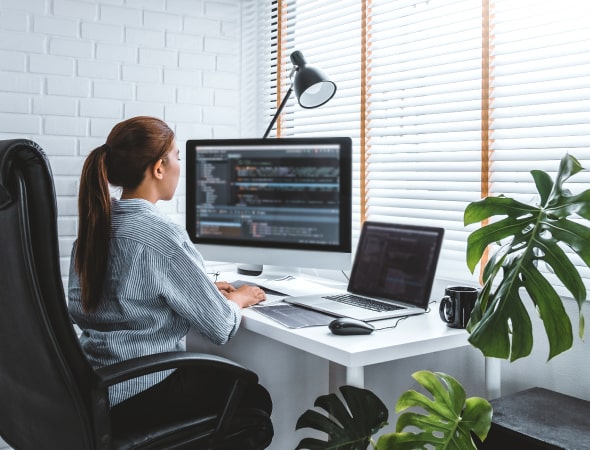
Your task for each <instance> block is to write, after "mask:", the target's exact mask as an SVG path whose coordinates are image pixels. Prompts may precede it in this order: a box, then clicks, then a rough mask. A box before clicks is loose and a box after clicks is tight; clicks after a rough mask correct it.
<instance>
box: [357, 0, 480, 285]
mask: <svg viewBox="0 0 590 450" xmlns="http://www.w3.org/2000/svg"><path fill="white" fill-rule="evenodd" d="M372 4H373V6H372V8H371V10H370V14H369V15H368V18H367V19H368V26H369V28H370V30H371V33H370V34H369V38H368V47H369V52H368V55H367V58H368V79H369V85H368V87H367V94H368V102H367V111H368V116H367V117H368V129H367V136H368V139H367V145H366V155H367V191H366V196H367V207H366V218H367V219H371V220H380V221H395V222H403V223H415V224H422V225H433V226H440V227H443V228H445V239H444V244H443V249H442V251H441V263H440V266H439V271H438V272H439V276H445V277H447V278H457V279H462V280H465V279H466V278H467V277H469V271H468V270H467V267H466V264H465V250H466V241H467V235H468V234H469V231H471V230H466V229H465V227H464V226H463V211H464V210H465V207H466V206H467V204H468V203H469V202H471V201H474V200H479V199H480V169H481V162H480V155H481V125H480V124H481V70H482V69H481V67H482V64H481V55H482V45H481V42H482V39H481V3H479V2H474V1H473V0H458V1H457V0H455V1H449V0H430V1H427V2H415V1H412V2H408V1H394V2H391V1H387V0H381V1H374V2H372Z"/></svg>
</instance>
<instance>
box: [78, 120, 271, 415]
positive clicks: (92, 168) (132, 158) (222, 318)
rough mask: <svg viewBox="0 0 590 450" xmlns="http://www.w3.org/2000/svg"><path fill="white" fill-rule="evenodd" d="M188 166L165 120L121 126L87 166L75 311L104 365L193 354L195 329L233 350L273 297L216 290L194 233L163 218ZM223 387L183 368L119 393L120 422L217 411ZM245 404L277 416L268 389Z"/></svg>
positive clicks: (250, 290)
mask: <svg viewBox="0 0 590 450" xmlns="http://www.w3.org/2000/svg"><path fill="white" fill-rule="evenodd" d="M179 161H180V154H179V150H178V148H177V146H176V142H175V138H174V133H173V132H172V130H171V129H170V128H169V127H168V126H167V125H166V124H165V123H164V122H163V121H161V120H159V119H156V118H152V117H135V118H132V119H128V120H125V121H123V122H121V123H119V124H117V125H116V126H115V127H114V128H113V130H112V131H111V133H110V134H109V136H108V138H107V140H106V143H105V144H104V145H102V146H100V147H98V148H96V149H94V150H93V151H92V152H91V153H90V154H89V155H88V157H87V159H86V161H85V163H84V167H83V169H82V176H81V179H80V191H79V199H78V209H79V226H78V239H77V241H76V243H75V244H74V248H73V250H72V259H71V261H72V262H71V267H70V277H69V289H68V297H69V305H68V308H69V310H70V314H71V315H72V317H73V319H74V320H75V322H76V323H77V324H78V326H79V327H80V328H81V330H82V335H81V337H80V341H81V345H82V348H83V350H84V352H85V353H86V355H87V356H88V358H89V361H90V363H91V364H92V365H93V366H94V367H101V366H104V365H109V364H113V363H116V362H119V361H123V360H127V359H130V358H134V357H137V356H144V355H148V354H154V353H161V352H168V351H183V350H184V349H185V347H184V337H185V336H186V334H187V332H188V330H189V327H193V328H195V329H196V330H198V331H199V332H200V333H201V334H202V335H203V336H205V337H206V338H208V339H209V340H211V341H212V342H214V343H217V344H223V343H225V342H227V341H228V340H229V339H230V338H231V337H232V336H233V335H234V334H235V333H236V331H237V329H238V327H239V324H240V318H241V308H244V307H247V306H250V305H254V304H256V303H258V302H260V301H262V300H264V299H265V295H264V292H263V291H262V290H261V289H260V288H258V287H253V286H242V287H240V288H239V289H235V288H233V287H232V286H231V285H230V284H229V283H224V282H218V283H213V282H212V281H211V280H210V279H209V277H208V276H207V274H206V272H205V268H204V265H203V260H202V258H201V255H200V254H199V253H198V252H197V251H196V250H195V248H194V246H193V244H192V242H191V241H190V239H189V238H188V235H187V234H186V232H185V230H184V229H183V228H182V227H180V226H178V225H176V224H174V223H172V222H171V221H170V220H169V219H168V218H167V217H166V216H165V215H163V214H161V213H160V212H158V209H157V208H156V206H155V203H156V202H157V201H158V200H170V199H171V198H172V197H173V195H174V191H175V190H176V186H177V184H178V179H179V175H180V164H179ZM109 185H111V186H115V187H119V188H121V197H120V199H114V198H111V195H110V191H109ZM213 382H214V380H209V381H208V382H206V383H203V382H200V383H199V382H196V374H194V373H191V371H190V370H185V369H177V370H175V371H166V372H159V373H155V374H150V375H146V376H143V377H141V378H137V379H134V380H130V381H127V382H124V383H120V384H117V385H115V386H113V387H111V388H110V390H109V398H110V403H111V408H112V413H113V417H115V418H116V417H117V415H118V414H121V415H125V416H126V417H130V415H132V416H134V417H136V420H137V421H138V422H139V421H141V422H142V423H143V424H144V425H145V421H146V420H155V421H157V420H158V417H157V416H158V414H160V415H162V416H165V417H168V418H173V417H174V416H176V415H177V416H178V417H183V414H185V413H186V414H189V413H190V411H194V410H195V408H199V410H204V409H207V408H214V407H215V405H216V403H217V399H218V393H217V392H216V390H215V389H214V388H212V386H211V384H209V383H213ZM218 384H219V389H220V390H221V389H222V380H219V383H218ZM203 388H204V389H203ZM219 395H222V394H219ZM154 401H157V402H158V407H157V408H156V409H154V404H153V403H152V402H154ZM244 401H247V402H251V403H252V405H249V406H252V407H257V408H260V409H264V410H266V411H267V412H268V413H269V414H270V411H271V409H272V403H271V401H270V397H269V395H268V393H267V392H266V390H264V388H262V387H261V386H257V387H256V389H255V390H254V391H253V392H251V393H250V395H249V396H248V395H246V397H245V399H244ZM156 411H157V413H158V414H156ZM115 422H116V419H115Z"/></svg>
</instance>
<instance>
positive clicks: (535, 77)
mask: <svg viewBox="0 0 590 450" xmlns="http://www.w3.org/2000/svg"><path fill="white" fill-rule="evenodd" d="M491 17H492V27H491V29H492V33H491V39H490V42H491V48H490V54H491V58H492V60H493V66H492V77H491V80H490V86H491V88H492V94H493V97H492V101H491V112H490V117H491V128H492V130H491V138H492V141H491V144H490V148H491V150H492V153H491V187H490V190H491V193H492V194H495V195H497V194H502V193H503V194H506V195H509V196H513V197H516V198H517V199H519V200H521V201H525V202H530V201H531V200H534V199H535V198H536V197H535V196H534V194H535V193H536V192H537V191H536V189H535V186H534V183H533V182H532V177H531V175H530V170H531V169H541V170H545V171H546V172H549V173H551V174H552V176H554V175H555V172H556V170H557V168H558V166H559V160H560V159H561V158H562V157H563V155H564V154H565V153H568V152H569V153H570V154H572V155H573V156H575V157H576V158H578V160H580V163H581V164H582V166H584V167H585V168H586V169H589V170H588V171H586V172H582V173H579V174H577V175H575V176H574V177H572V178H571V179H570V180H569V181H568V182H567V184H566V187H569V188H570V189H571V190H572V191H574V192H580V191H582V190H584V189H588V188H590V26H589V24H590V4H589V3H588V2H587V1H586V0H560V1H559V2H555V1H548V0H543V1H539V0H534V1H532V0H518V1H515V0H496V1H495V2H494V3H493V8H492V10H491ZM586 225H587V224H586ZM572 258H573V260H574V261H575V262H576V263H577V265H578V267H579V269H580V271H581V273H582V275H583V277H584V279H585V280H586V287H587V289H588V288H590V283H589V281H590V271H588V269H587V268H585V267H584V265H583V264H582V263H581V261H579V260H578V259H577V257H576V256H575V255H574V254H573V253H572ZM556 284H557V281H556Z"/></svg>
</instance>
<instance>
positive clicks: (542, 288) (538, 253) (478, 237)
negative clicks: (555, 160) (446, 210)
mask: <svg viewBox="0 0 590 450" xmlns="http://www.w3.org/2000/svg"><path fill="white" fill-rule="evenodd" d="M581 170H583V168H582V166H581V165H580V163H579V161H578V160H577V159H576V158H574V157H573V156H570V155H567V154H566V155H565V156H564V157H563V158H562V160H561V162H560V165H559V171H558V173H557V176H556V179H555V182H553V181H552V180H551V177H550V176H549V175H548V174H547V173H545V172H543V171H540V170H533V171H531V174H532V176H533V179H534V181H535V186H536V187H537V190H538V192H539V198H540V205H538V206H531V205H525V204H523V203H521V202H518V201H515V200H512V199H510V198H508V197H505V196H499V197H488V198H485V199H483V200H480V201H477V202H473V203H471V204H470V205H468V206H467V208H466V209H465V217H464V222H465V224H466V225H469V224H472V223H476V222H480V221H482V220H486V219H491V218H495V219H496V220H495V221H493V222H492V223H490V224H488V225H486V226H483V227H481V228H480V229H478V230H475V231H474V232H473V233H471V235H470V236H469V238H468V241H467V255H466V256H467V265H468V267H469V269H470V270H471V271H473V270H474V269H475V267H476V266H477V264H478V262H479V261H480V260H481V258H482V256H483V255H484V252H485V250H486V248H488V247H489V246H490V245H492V244H495V243H498V242H501V243H502V246H501V247H500V248H499V249H498V250H497V252H496V253H495V254H494V255H493V256H492V257H491V258H490V259H489V260H488V261H487V263H486V265H485V267H484V270H483V289H482V290H481V292H480V294H479V296H478V299H477V302H476V305H475V307H474V310H473V313H472V315H471V319H470V321H469V324H468V326H467V331H468V332H469V333H470V336H469V342H470V343H471V344H472V345H474V346H475V347H477V348H479V349H480V350H481V351H482V352H483V353H484V355H486V356H491V357H497V358H506V359H508V358H509V359H510V360H511V361H514V360H516V359H518V358H522V357H524V356H527V355H529V354H530V352H531V350H532V347H533V331H532V323H531V319H530V317H529V313H528V311H527V309H526V307H525V304H524V302H523V298H522V297H521V295H522V294H523V292H524V290H526V292H527V293H528V296H529V297H530V299H531V301H532V302H533V304H534V306H535V308H536V310H537V311H538V314H539V317H540V318H541V320H542V321H543V325H544V328H545V332H546V334H547V338H548V341H549V356H548V357H549V359H551V358H553V357H554V356H556V355H558V354H560V353H561V352H563V351H565V350H567V349H569V348H570V347H571V346H572V343H573V332H572V327H571V322H570V319H569V317H568V315H567V312H566V310H565V308H564V306H563V300H562V299H561V298H560V297H559V295H558V294H557V293H556V292H555V289H554V288H553V286H552V283H551V282H550V281H549V279H548V278H547V275H544V274H543V273H542V272H540V271H539V270H538V269H537V267H541V266H542V265H543V264H544V265H546V266H547V267H548V268H549V272H553V273H554V274H555V275H556V276H557V278H558V279H559V280H560V281H561V283H562V284H563V285H564V286H565V288H566V289H567V290H568V291H569V292H570V293H571V295H572V297H573V298H575V299H576V301H577V303H578V308H579V315H580V317H579V322H578V326H579V330H578V334H579V336H580V337H583V335H584V317H583V316H582V312H581V310H582V305H583V304H584V302H585V301H586V296H587V292H586V288H585V285H584V282H583V280H582V276H581V275H580V273H579V272H578V270H577V269H576V266H575V265H574V264H573V263H572V262H571V261H570V260H569V257H568V254H567V253H566V252H565V251H564V249H565V247H569V248H570V249H572V250H573V251H574V252H575V253H577V255H578V256H579V257H580V258H581V259H582V261H583V262H584V264H586V266H588V267H590V228H588V227H587V226H586V225H583V224H582V223H580V222H579V221H574V220H569V218H570V217H571V216H574V215H577V216H578V217H582V218H585V219H590V190H586V191H584V192H582V193H581V194H578V195H572V194H571V193H570V192H569V191H568V190H567V189H564V187H563V183H564V182H565V181H566V180H568V179H569V178H570V177H572V176H573V175H575V174H577V173H578V172H580V171H581ZM522 288H524V290H523V289H522Z"/></svg>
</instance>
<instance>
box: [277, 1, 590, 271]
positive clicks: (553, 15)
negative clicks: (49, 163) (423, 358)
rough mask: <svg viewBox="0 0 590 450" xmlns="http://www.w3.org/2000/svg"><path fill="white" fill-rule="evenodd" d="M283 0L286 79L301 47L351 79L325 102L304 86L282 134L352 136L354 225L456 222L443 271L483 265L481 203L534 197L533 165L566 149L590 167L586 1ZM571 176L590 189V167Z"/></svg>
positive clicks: (548, 163)
mask: <svg viewBox="0 0 590 450" xmlns="http://www.w3.org/2000/svg"><path fill="white" fill-rule="evenodd" d="M280 4H282V8H280V10H279V17H281V18H282V19H279V21H280V22H281V23H282V24H283V25H282V39H281V40H280V42H277V45H281V46H282V49H283V51H282V58H281V60H280V61H279V62H280V67H279V74H280V76H281V77H282V79H283V80H284V81H283V83H285V85H286V84H287V81H286V76H287V74H288V73H289V71H290V69H291V63H290V61H289V59H288V58H289V54H290V53H291V52H292V51H293V50H300V51H302V52H303V54H304V55H305V57H306V58H307V59H308V62H309V64H312V65H317V66H319V67H321V68H323V69H324V70H325V71H326V72H328V73H329V74H330V76H331V77H332V79H333V80H334V81H335V82H336V84H337V85H338V92H337V94H336V96H335V97H334V99H332V100H331V101H330V102H329V103H328V104H326V105H324V106H322V107H320V108H317V109H312V110H304V109H302V108H300V107H299V106H298V105H296V102H295V100H294V99H291V102H290V103H289V105H288V106H287V108H286V111H285V113H284V116H283V120H282V124H281V125H282V128H281V131H280V133H281V134H282V135H284V136H306V135H316V136H319V135H348V136H351V137H352V138H353V142H354V144H355V145H354V149H355V172H354V184H353V185H354V188H355V192H356V196H355V213H356V217H355V219H354V223H353V228H354V229H356V230H358V228H359V227H360V224H361V221H362V220H364V219H371V220H383V221H391V222H405V223H420V224H432V225H437V226H442V227H444V228H445V230H446V233H445V242H444V245H443V250H442V253H441V260H440V264H439V276H442V277H445V278H448V279H451V280H458V281H467V280H468V279H469V277H470V276H471V275H470V274H469V272H468V270H467V267H466V263H465V250H466V239H467V236H468V234H469V233H470V232H471V231H473V229H474V228H469V229H466V228H465V227H464V226H463V211H464V209H465V207H466V205H467V204H468V203H469V202H472V201H476V200H479V199H480V198H481V197H482V195H489V194H491V195H497V194H500V193H505V194H507V195H511V196H517V197H520V198H519V199H521V200H523V201H527V202H528V201H531V199H532V196H533V194H534V192H535V187H534V183H533V182H532V178H531V176H530V173H529V171H530V170H531V169H542V170H546V171H549V172H553V173H554V172H555V170H556V169H557V167H558V164H559V160H560V159H561V157H562V156H563V155H564V154H565V153H566V152H570V153H571V154H573V155H574V156H576V157H577V158H578V159H579V160H580V162H581V163H582V165H583V166H584V167H586V168H588V169H590V102H589V101H588V100H589V97H590V76H588V74H590V51H589V49H590V36H589V34H590V27H589V26H588V23H590V21H589V19H590V7H589V6H588V5H587V3H586V0H563V1H560V2H555V1H548V0H542V1H540V0H495V1H492V0H489V1H488V0H482V1H474V0H428V1H418V0H372V1H327V0H291V1H287V0H282V1H281V2H280ZM266 63H267V64H268V61H266ZM267 70H268V69H267ZM285 91H286V89H283V91H282V92H283V93H284V92H285ZM275 102H276V97H275ZM361 156H362V157H361ZM361 161H363V164H362V165H361ZM361 180H364V182H363V183H361ZM571 181H572V184H571V187H572V189H573V190H575V191H579V190H582V189H588V188H590V172H587V173H584V174H579V175H576V176H575V177H574V178H573V179H572V180H571ZM474 227H475V226H474ZM354 236H355V237H356V236H357V234H356V233H355V234H354ZM354 244H356V242H353V245H354ZM478 275H479V274H478V273H477V272H476V274H475V275H474V276H473V277H472V278H471V279H472V280H475V279H476V278H477V276H478ZM584 275H585V277H586V278H587V279H588V280H590V273H587V272H584Z"/></svg>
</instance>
